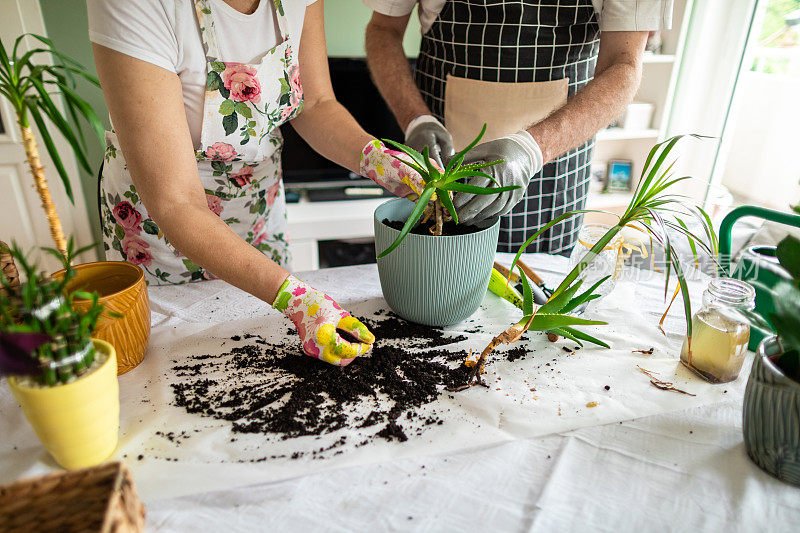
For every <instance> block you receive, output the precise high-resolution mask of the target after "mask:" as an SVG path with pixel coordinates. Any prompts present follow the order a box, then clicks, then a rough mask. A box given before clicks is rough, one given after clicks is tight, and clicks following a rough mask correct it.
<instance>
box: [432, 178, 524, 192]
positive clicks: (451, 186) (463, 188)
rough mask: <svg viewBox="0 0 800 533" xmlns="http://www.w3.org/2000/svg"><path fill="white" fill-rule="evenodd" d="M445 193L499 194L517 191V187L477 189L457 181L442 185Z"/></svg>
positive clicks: (474, 186)
mask: <svg viewBox="0 0 800 533" xmlns="http://www.w3.org/2000/svg"><path fill="white" fill-rule="evenodd" d="M440 188H441V189H444V190H446V191H455V192H468V193H470V194H483V195H486V194H499V193H501V192H506V191H513V190H515V189H519V188H520V187H519V185H508V186H505V187H478V186H476V185H470V184H468V183H459V182H457V181H455V182H453V183H448V184H446V185H442V186H441V187H440Z"/></svg>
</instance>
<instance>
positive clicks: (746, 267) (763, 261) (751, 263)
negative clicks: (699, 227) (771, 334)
mask: <svg viewBox="0 0 800 533" xmlns="http://www.w3.org/2000/svg"><path fill="white" fill-rule="evenodd" d="M743 217H758V218H763V219H764V220H770V221H772V222H778V223H780V224H786V225H787V226H794V227H796V228H800V215H794V214H791V213H783V212H781V211H774V210H772V209H766V208H764V207H756V206H754V205H745V206H742V207H737V208H736V209H734V210H733V211H731V212H730V213H728V214H727V215H726V216H725V218H724V219H723V220H722V224H720V227H719V263H720V265H721V266H722V269H723V271H724V272H723V273H724V274H725V275H729V276H730V277H732V278H737V279H740V280H742V281H747V282H751V281H756V282H758V283H760V284H761V285H763V286H765V287H769V288H772V287H774V286H775V284H776V283H778V281H780V280H782V279H791V278H790V277H789V274H788V272H786V270H784V269H783V267H781V266H780V264H779V263H778V258H777V257H775V246H762V245H757V246H750V247H748V248H746V249H745V250H744V252H743V253H742V256H741V259H739V263H738V264H737V265H736V266H735V268H733V270H731V230H732V229H733V225H734V223H735V222H736V221H737V220H739V219H740V218H743ZM754 287H755V289H756V311H758V313H759V314H760V315H761V316H769V314H770V313H771V312H772V311H774V310H775V306H774V304H773V303H772V298H771V297H770V295H769V294H767V293H766V291H765V290H764V289H763V288H760V287H759V286H756V285H754ZM763 338H764V335H763V334H762V333H761V332H760V331H758V330H757V329H755V328H751V330H750V343H749V345H748V347H749V348H750V349H751V350H753V351H755V350H756V348H758V345H759V343H760V342H761V340H762V339H763Z"/></svg>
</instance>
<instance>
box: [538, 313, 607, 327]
mask: <svg viewBox="0 0 800 533" xmlns="http://www.w3.org/2000/svg"><path fill="white" fill-rule="evenodd" d="M606 324H608V322H603V321H601V320H589V319H587V318H580V317H577V316H572V315H561V314H552V315H551V314H543V313H536V314H535V315H533V319H532V320H531V325H530V327H529V328H528V329H531V330H534V331H548V330H551V329H553V328H560V327H563V326H604V325H606Z"/></svg>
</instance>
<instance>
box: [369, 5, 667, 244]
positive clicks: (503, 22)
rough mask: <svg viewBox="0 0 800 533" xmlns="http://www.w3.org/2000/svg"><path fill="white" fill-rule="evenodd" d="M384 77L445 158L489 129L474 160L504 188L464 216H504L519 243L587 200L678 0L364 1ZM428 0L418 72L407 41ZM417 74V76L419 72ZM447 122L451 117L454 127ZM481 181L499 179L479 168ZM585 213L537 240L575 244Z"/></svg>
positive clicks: (463, 208)
mask: <svg viewBox="0 0 800 533" xmlns="http://www.w3.org/2000/svg"><path fill="white" fill-rule="evenodd" d="M364 3H365V4H366V5H367V6H368V7H370V8H372V9H373V15H372V19H371V20H370V22H369V24H368V26H367V34H366V48H367V61H368V64H369V67H370V71H371V72H372V76H373V78H374V80H375V83H376V85H377V86H378V88H379V90H380V92H381V94H382V95H383V97H384V99H385V100H386V102H387V103H388V104H389V107H390V108H391V109H392V112H393V113H394V115H395V117H396V118H397V120H398V122H399V123H400V126H401V127H402V128H403V129H404V130H405V132H406V142H407V143H408V144H410V145H411V146H414V147H416V148H419V149H421V148H422V147H423V146H425V145H427V146H429V148H430V150H431V154H433V156H434V157H435V158H437V157H438V158H440V159H441V158H444V160H445V162H446V160H447V159H448V156H450V155H452V153H453V149H454V148H455V150H458V149H460V148H463V147H464V146H465V145H466V144H467V143H468V142H469V141H470V140H471V139H472V138H474V136H475V135H477V133H478V131H479V130H480V128H481V126H482V125H483V123H487V124H488V130H487V135H486V137H485V138H484V139H483V141H485V142H483V143H482V144H480V145H478V146H477V147H476V148H475V149H474V150H473V151H472V152H471V153H470V155H469V156H468V157H467V159H466V162H475V161H494V160H498V159H502V160H503V161H504V162H503V163H501V164H498V165H496V166H494V167H490V168H489V169H485V170H486V171H487V172H489V173H490V174H492V175H493V177H494V178H495V179H496V180H497V181H498V182H499V184H500V185H520V186H521V187H522V188H521V189H518V190H516V191H512V192H507V193H502V194H500V195H490V196H473V195H470V194H466V193H458V194H456V195H455V196H454V198H453V203H454V204H455V205H456V208H457V209H458V211H459V217H460V218H461V219H462V220H463V221H464V222H473V223H474V222H479V221H481V220H485V219H487V218H490V217H493V216H496V215H505V216H503V217H502V219H501V226H500V242H499V245H498V250H499V251H507V252H512V251H516V250H517V249H518V248H519V246H520V245H521V244H522V243H523V242H524V241H525V239H526V238H527V237H528V236H530V235H531V234H532V233H533V232H535V231H536V230H537V229H539V228H540V227H541V226H542V225H544V224H546V223H547V222H549V221H551V220H553V219H555V218H557V217H558V216H559V215H561V214H563V213H564V212H565V211H568V210H572V209H582V208H583V206H584V203H585V201H586V194H587V191H588V186H589V179H590V172H589V170H590V163H591V156H592V148H593V145H594V140H593V137H594V134H595V133H596V132H597V131H598V130H599V129H601V128H603V127H605V126H606V125H608V124H609V123H610V122H611V121H612V120H614V119H615V118H617V117H618V116H620V115H621V114H622V112H623V111H624V109H625V107H626V106H627V105H628V104H629V103H630V102H631V100H632V99H633V97H634V95H635V94H636V91H637V89H638V87H639V82H640V79H641V60H642V54H643V52H644V47H645V43H646V41H647V36H648V32H649V31H652V30H662V29H669V27H670V25H671V18H672V0H364ZM417 3H419V18H420V22H421V24H422V32H423V36H422V44H421V49H420V54H419V58H418V59H417V68H416V73H415V79H414V78H412V74H411V71H410V69H409V66H408V60H407V59H406V57H405V54H404V52H403V48H402V40H403V35H404V33H405V31H406V26H407V24H408V19H409V16H410V13H411V11H412V9H413V7H414V5H415V4H417ZM415 81H416V83H415ZM445 126H446V128H445ZM472 183H474V184H476V185H484V186H487V185H490V182H489V181H488V180H487V179H486V178H474V179H473V181H472ZM580 222H581V219H580V218H579V217H573V218H570V219H568V220H566V221H563V222H561V223H559V224H557V225H555V226H553V227H552V228H551V229H550V230H549V231H547V232H546V233H544V234H543V235H542V236H541V237H540V238H539V239H538V240H537V241H536V243H534V245H533V246H530V247H528V249H527V250H528V251H530V252H533V251H542V252H550V253H560V254H568V253H569V252H570V250H571V249H572V246H573V244H574V242H575V240H576V238H577V233H578V230H579V228H580Z"/></svg>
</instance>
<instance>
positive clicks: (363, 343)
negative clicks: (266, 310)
mask: <svg viewBox="0 0 800 533" xmlns="http://www.w3.org/2000/svg"><path fill="white" fill-rule="evenodd" d="M272 307H273V308H275V309H277V310H278V311H280V312H281V313H283V314H284V315H286V316H287V317H289V320H291V321H292V322H294V325H295V326H296V327H297V334H298V335H299V336H300V341H301V342H302V343H303V351H304V352H305V353H306V355H310V356H311V357H315V358H317V359H322V360H323V361H325V362H326V363H330V364H332V365H337V366H347V365H349V364H350V363H351V362H352V361H353V359H355V358H356V357H358V356H359V355H361V354H363V353H367V352H368V351H369V350H370V348H372V344H373V343H374V342H375V335H373V334H372V332H370V330H368V329H367V326H365V325H364V324H362V323H361V322H360V321H359V320H358V319H356V318H354V317H352V316H350V313H348V312H347V311H345V310H344V309H342V308H341V307H339V304H337V303H336V302H335V301H333V299H332V298H331V297H330V296H328V295H327V294H325V293H323V292H320V291H318V290H317V289H315V288H313V287H311V286H310V285H308V284H307V283H305V282H303V281H300V280H299V279H297V278H296V277H294V276H289V277H288V278H286V281H284V282H283V285H281V288H280V289H279V290H278V296H277V297H276V298H275V303H273V304H272ZM337 330H341V331H344V332H346V333H347V334H349V335H350V336H352V337H353V338H355V339H357V342H350V341H348V340H346V339H345V338H343V337H342V335H341V334H340V333H339V332H338V331H337ZM359 341H360V342H359Z"/></svg>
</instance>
